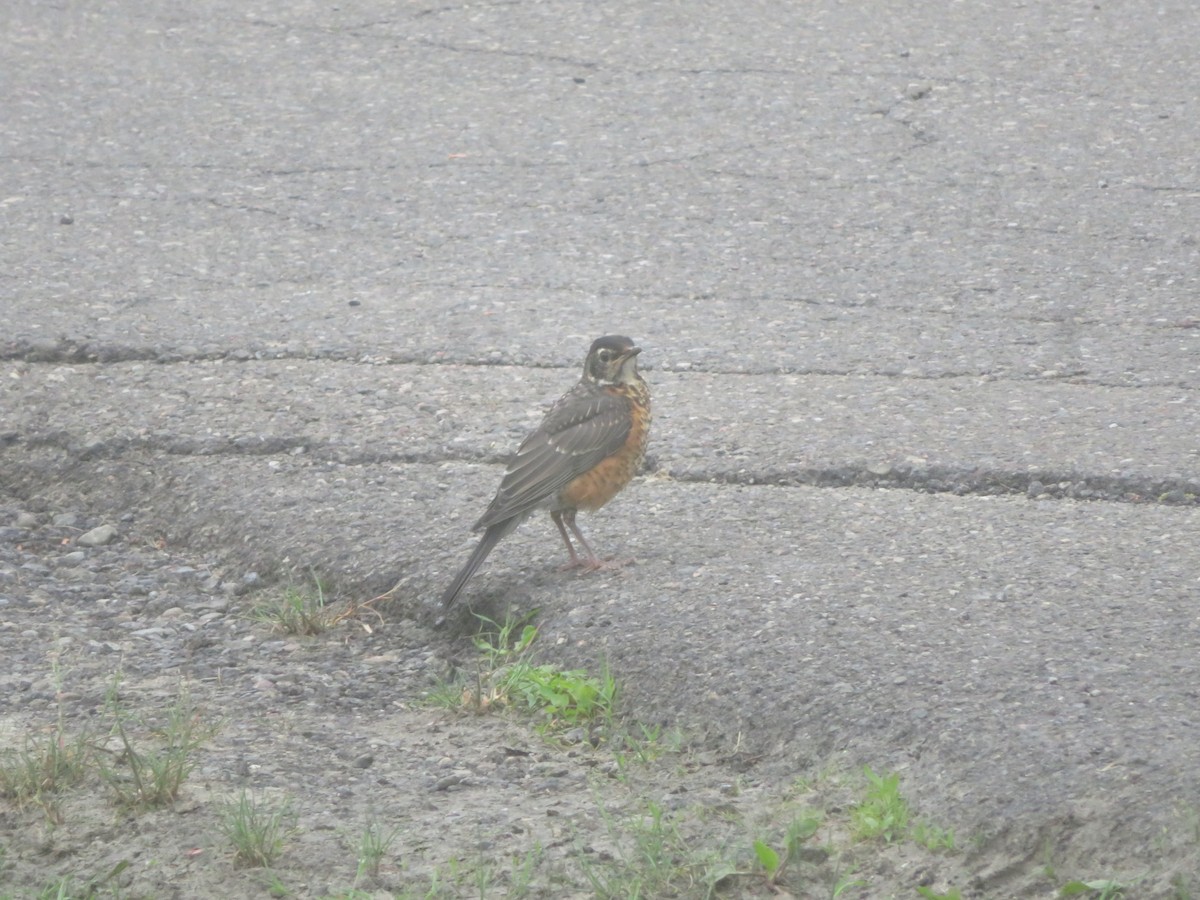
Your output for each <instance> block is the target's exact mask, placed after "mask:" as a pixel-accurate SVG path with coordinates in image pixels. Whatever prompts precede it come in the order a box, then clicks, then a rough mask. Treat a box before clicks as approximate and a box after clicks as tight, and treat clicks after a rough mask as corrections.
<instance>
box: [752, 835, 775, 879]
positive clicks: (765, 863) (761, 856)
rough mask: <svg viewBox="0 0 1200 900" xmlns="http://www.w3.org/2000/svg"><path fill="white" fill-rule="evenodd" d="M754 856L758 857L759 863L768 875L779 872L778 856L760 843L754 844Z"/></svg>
mask: <svg viewBox="0 0 1200 900" xmlns="http://www.w3.org/2000/svg"><path fill="white" fill-rule="evenodd" d="M754 855H755V856H757V857H758V861H759V863H761V864H762V867H763V868H764V869H766V870H767V874H768V875H774V874H775V873H776V872H777V871H779V854H778V853H776V852H775V851H774V850H772V849H771V848H770V847H768V846H767V845H766V844H764V843H763V842H762V841H755V842H754Z"/></svg>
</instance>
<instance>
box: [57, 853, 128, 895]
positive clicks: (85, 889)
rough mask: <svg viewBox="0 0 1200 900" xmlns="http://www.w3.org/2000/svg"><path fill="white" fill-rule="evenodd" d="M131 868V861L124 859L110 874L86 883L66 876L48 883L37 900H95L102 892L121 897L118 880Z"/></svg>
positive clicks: (99, 876)
mask: <svg viewBox="0 0 1200 900" xmlns="http://www.w3.org/2000/svg"><path fill="white" fill-rule="evenodd" d="M128 868H129V860H127V859H123V860H121V861H120V862H119V863H117V864H116V865H115V866H113V867H112V868H111V869H110V870H109V871H108V872H106V873H105V874H103V875H97V876H96V877H94V878H89V879H88V880H86V881H80V880H79V879H77V878H76V877H75V876H74V875H64V876H63V877H62V878H56V879H55V880H54V881H51V882H50V883H48V884H47V885H46V886H45V887H43V888H42V889H41V891H39V892H38V893H37V895H36V896H37V900H93V898H98V897H100V896H101V893H100V892H101V891H104V892H105V893H106V894H108V895H110V896H113V897H120V896H121V889H120V885H119V884H118V883H117V879H118V878H119V876H120V875H121V873H122V872H124V871H125V870H126V869H128Z"/></svg>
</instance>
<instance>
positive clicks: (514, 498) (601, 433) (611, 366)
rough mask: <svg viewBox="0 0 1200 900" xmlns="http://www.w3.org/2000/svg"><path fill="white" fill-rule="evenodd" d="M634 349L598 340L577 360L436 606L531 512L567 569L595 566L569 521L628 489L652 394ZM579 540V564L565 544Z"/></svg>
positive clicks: (641, 451) (512, 463)
mask: <svg viewBox="0 0 1200 900" xmlns="http://www.w3.org/2000/svg"><path fill="white" fill-rule="evenodd" d="M640 352H641V348H640V347H635V346H634V343H633V341H631V340H630V339H629V338H627V337H623V336H622V335H608V336H607V337H602V338H597V339H596V340H595V341H593V342H592V346H591V349H590V350H588V355H587V359H585V360H584V361H583V377H582V378H581V379H579V384H577V385H575V387H573V388H571V390H569V391H567V392H566V393H565V394H563V395H562V397H560V398H559V399H558V401H557V402H556V403H555V404H554V405H553V406H552V407H550V411H549V412H547V413H546V418H545V419H543V420H542V424H541V425H539V426H538V427H537V429H536V430H535V431H534V432H533V433H532V434H530V435H529V437H527V438H525V440H524V441H523V442H522V443H521V446H520V447H519V448H518V449H517V452H516V453H515V454H514V455H513V457H512V459H510V460H509V462H508V469H507V471H505V473H504V478H503V479H502V480H501V482H500V489H499V490H498V491H496V496H495V499H493V500H492V504H491V506H489V507H488V508H487V512H485V513H484V514H483V517H482V518H480V520H479V521H478V522H476V523H475V527H474V530H475V531H480V530H482V531H483V537H482V538H480V539H479V545H478V546H477V547H476V548H475V552H474V553H472V554H471V558H470V559H468V560H467V564H466V565H465V566H463V568H462V571H461V572H459V573H458V575H457V576H455V578H454V581H452V582H451V583H450V587H448V588H447V589H446V593H445V594H443V595H442V603H443V604H444V605H446V606H449V605H450V604H451V603H452V602H454V598H455V597H457V596H458V594H459V592H460V591H461V590H462V589H463V586H464V585H465V584H466V583H467V581H468V579H470V577H471V576H472V575H474V574H475V572H476V571H478V569H479V567H480V566H481V565H483V561H484V560H485V559H487V557H488V554H489V553H491V552H492V549H493V548H494V547H495V546H496V544H498V543H499V542H500V539H501V538H503V537H505V536H506V535H508V534H510V533H511V532H512V531H514V530H515V529H516V527H517V526H518V525H520V524H521V522H522V521H523V520H524V519H525V517H526V516H528V515H529V514H530V513H531V512H533V511H534V510H535V509H549V510H550V518H552V519H553V520H554V524H555V525H557V526H558V532H559V534H561V535H562V539H563V542H564V543H565V544H566V545H567V553H569V554H570V555H571V562H570V565H572V566H586V567H588V568H598V567H599V566H600V565H601V563H600V560H599V559H598V558H597V557H596V554H595V552H594V551H593V550H592V548H591V547H590V546H589V545H588V542H587V541H586V540H584V538H583V533H582V532H580V530H579V527H578V526H577V525H576V524H575V513H576V512H578V511H579V510H581V509H586V510H597V509H599V508H600V507H602V506H603V505H604V504H605V503H607V502H608V501H609V500H611V499H612V498H613V497H615V496H616V495H617V493H618V492H620V490H621V489H622V488H623V487H625V485H627V484H629V482H630V480H631V479H632V478H633V476H634V475H635V474H636V473H637V470H638V466H640V465H641V463H642V458H643V457H644V456H645V455H646V442H647V440H648V438H649V436H650V389H649V388H648V387H647V386H646V382H645V381H644V380H643V379H642V376H641V375H639V374H638V370H637V356H638V354H639V353H640ZM567 529H570V531H571V534H574V535H575V538H576V539H577V540H578V541H579V546H580V547H581V548H582V550H583V553H584V554H585V558H584V559H583V560H582V561H581V560H580V558H579V555H578V554H577V553H576V552H575V547H574V546H573V545H572V544H571V538H570V535H568V533H567Z"/></svg>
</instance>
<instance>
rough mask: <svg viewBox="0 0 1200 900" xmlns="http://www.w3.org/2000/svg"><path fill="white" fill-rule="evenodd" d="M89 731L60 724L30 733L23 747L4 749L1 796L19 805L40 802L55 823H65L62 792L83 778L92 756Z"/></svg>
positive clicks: (0, 761)
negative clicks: (76, 730)
mask: <svg viewBox="0 0 1200 900" xmlns="http://www.w3.org/2000/svg"><path fill="white" fill-rule="evenodd" d="M91 755H92V747H91V743H90V742H89V740H88V738H87V736H86V735H77V736H75V737H69V736H68V735H67V733H66V731H65V728H64V726H63V721H62V713H61V711H60V713H59V720H58V724H57V725H56V726H55V727H54V728H52V729H51V730H50V731H49V732H48V733H47V734H46V735H45V736H44V737H43V738H42V739H40V740H38V739H35V738H29V737H26V740H25V745H24V746H23V747H22V748H21V749H20V750H5V751H3V752H0V797H4V798H5V799H8V800H12V801H13V802H14V803H16V804H17V805H18V806H24V805H26V804H31V803H32V804H36V805H37V806H39V807H41V809H42V812H43V814H44V815H45V817H46V821H47V822H49V823H50V824H51V825H61V824H62V823H63V816H62V808H61V805H60V802H59V795H60V794H61V793H62V792H63V791H64V790H65V789H66V788H68V787H70V786H71V785H73V784H76V783H77V782H79V781H80V780H81V779H82V778H83V776H84V774H85V772H86V770H87V766H88V762H89V760H90V759H91Z"/></svg>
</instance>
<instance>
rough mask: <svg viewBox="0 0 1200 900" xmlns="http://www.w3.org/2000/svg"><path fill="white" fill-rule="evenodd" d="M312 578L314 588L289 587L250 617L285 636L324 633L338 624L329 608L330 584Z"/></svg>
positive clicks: (252, 612) (262, 605)
mask: <svg viewBox="0 0 1200 900" xmlns="http://www.w3.org/2000/svg"><path fill="white" fill-rule="evenodd" d="M311 578H312V585H311V587H309V586H304V587H298V586H296V585H289V586H288V587H287V588H285V589H284V591H283V594H282V595H280V596H278V597H274V598H272V599H270V600H267V601H265V602H263V603H261V604H259V605H258V606H256V607H254V609H253V610H252V611H251V613H250V616H251V618H252V619H254V621H256V622H261V623H262V624H264V625H269V626H271V627H272V628H276V629H278V630H279V631H282V632H283V633H284V634H294V635H308V636H313V635H318V634H322V633H323V632H325V631H326V630H328V629H329V628H330V627H331V626H332V625H334V624H336V617H335V616H334V615H333V614H332V613H331V612H330V610H329V609H328V608H327V606H326V597H325V594H326V588H327V585H326V584H325V583H324V582H323V581H322V580H321V579H320V578H318V577H317V575H316V574H315V573H313V574H311Z"/></svg>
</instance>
